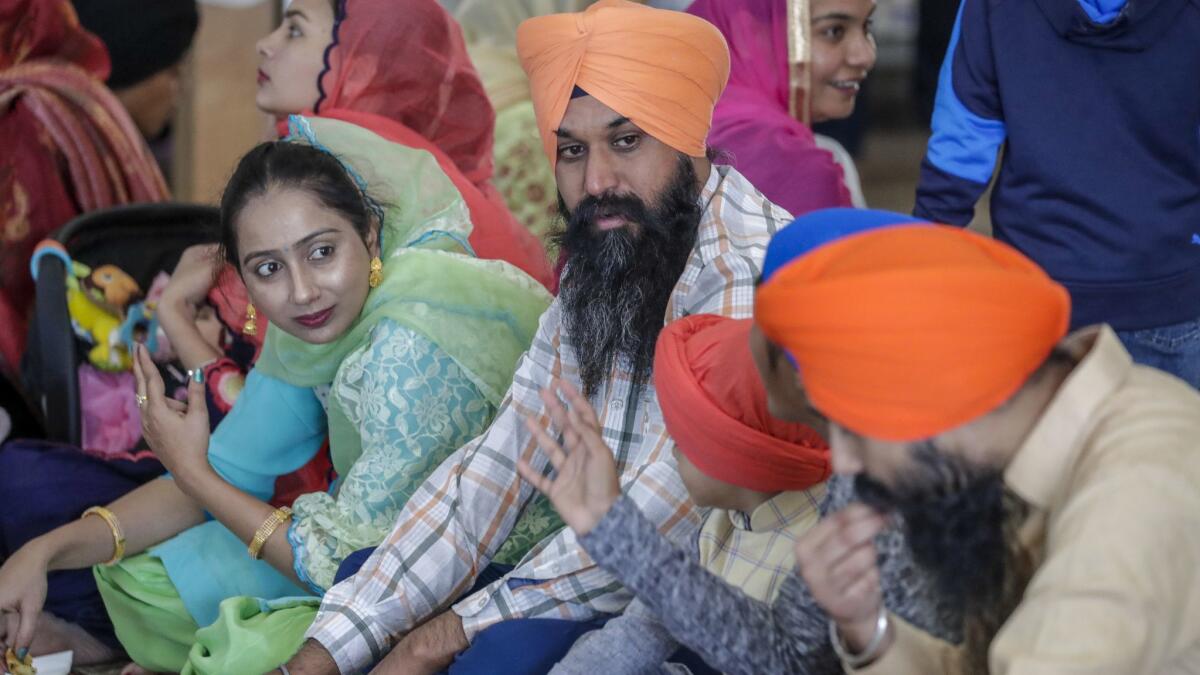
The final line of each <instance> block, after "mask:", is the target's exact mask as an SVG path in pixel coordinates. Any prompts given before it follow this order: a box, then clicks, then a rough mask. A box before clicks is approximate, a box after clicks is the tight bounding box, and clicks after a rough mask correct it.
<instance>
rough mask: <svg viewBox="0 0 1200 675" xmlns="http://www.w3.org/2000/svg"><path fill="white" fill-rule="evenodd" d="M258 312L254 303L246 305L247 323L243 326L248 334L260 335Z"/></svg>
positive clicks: (244, 331) (243, 331) (243, 329)
mask: <svg viewBox="0 0 1200 675" xmlns="http://www.w3.org/2000/svg"><path fill="white" fill-rule="evenodd" d="M257 319H258V312H257V311H255V309H254V305H253V304H248V305H246V325H244V326H242V333H244V334H246V335H258V321H257Z"/></svg>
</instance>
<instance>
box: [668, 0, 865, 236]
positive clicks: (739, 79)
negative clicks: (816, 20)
mask: <svg viewBox="0 0 1200 675" xmlns="http://www.w3.org/2000/svg"><path fill="white" fill-rule="evenodd" d="M687 11H688V13H690V14H694V15H696V16H698V17H700V18H702V19H705V20H707V21H708V22H710V23H712V24H713V25H715V26H716V27H717V28H718V29H719V30H720V31H721V33H722V34H723V35H724V36H725V41H726V42H727V43H729V56H730V61H731V63H730V72H729V84H728V85H727V86H726V87H725V94H724V95H723V96H722V97H721V100H720V101H719V102H718V103H717V108H716V110H715V111H714V112H713V125H712V131H711V132H710V133H709V135H708V143H709V145H711V146H712V147H714V148H716V149H717V150H723V151H725V152H726V153H728V154H729V155H731V158H730V159H731V162H732V164H733V165H734V167H736V168H737V170H738V171H740V172H741V173H742V174H744V175H745V176H746V178H748V179H749V180H750V182H751V183H753V184H754V187H756V188H758V189H759V191H761V192H762V193H763V194H764V195H766V197H767V199H770V200H771V201H772V202H775V203H776V204H778V205H780V206H782V207H783V208H785V209H787V210H788V211H789V212H791V214H792V215H793V216H799V215H801V214H804V213H808V212H809V211H815V210H818V209H823V208H830V207H837V206H852V204H851V202H850V191H849V190H847V189H846V185H845V182H844V180H843V177H842V169H841V167H840V166H838V165H837V163H836V162H834V160H833V155H831V154H830V153H829V152H827V151H825V150H822V149H821V148H819V147H817V145H816V142H815V141H814V140H813V134H812V129H810V128H808V126H807V125H805V124H804V123H802V122H800V121H799V120H797V119H796V118H794V117H792V116H791V114H789V106H788V97H789V93H790V85H789V72H788V39H787V32H786V27H787V17H788V11H787V0H739V1H738V2H729V1H728V0H696V2H694V3H693V4H692V6H691V7H689V8H688V10H687Z"/></svg>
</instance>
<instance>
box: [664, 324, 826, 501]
mask: <svg viewBox="0 0 1200 675" xmlns="http://www.w3.org/2000/svg"><path fill="white" fill-rule="evenodd" d="M751 325H752V322H751V321H750V320H749V319H743V320H735V319H730V318H727V317H721V316H715V315H712V314H697V315H694V316H690V317H687V318H684V319H680V320H678V321H675V322H673V323H671V324H670V325H668V326H667V327H666V328H664V329H663V331H662V333H661V334H660V335H659V338H658V346H657V348H656V349H657V351H656V352H655V355H654V386H655V390H656V391H657V394H658V400H659V404H660V406H661V407H662V411H663V419H664V421H665V422H666V425H667V431H668V432H669V433H670V434H671V438H672V439H674V441H675V445H676V447H678V448H679V450H680V452H682V453H683V454H684V455H686V456H687V458H688V459H689V460H690V461H691V462H692V464H694V465H695V466H696V468H697V469H699V470H700V471H702V472H703V473H704V474H705V475H707V476H710V477H712V478H715V479H717V480H720V481H724V482H726V483H732V484H734V485H738V486H741V487H744V488H748V489H751V490H758V491H760V492H780V491H785V490H803V489H805V488H808V487H811V486H812V485H815V484H817V483H820V482H821V481H823V480H825V479H826V478H828V477H829V473H830V464H829V448H828V445H827V444H826V443H825V441H824V440H823V439H822V438H821V437H820V435H818V434H817V432H815V431H813V430H812V429H810V428H809V427H807V426H805V425H803V424H795V423H792V422H785V421H783V420H779V419H776V418H774V417H772V416H771V414H770V413H769V412H768V408H767V393H766V390H765V389H764V388H763V384H762V381H761V380H760V379H759V376H758V371H757V370H756V369H755V367H754V360H753V358H752V356H751V354H750V327H751Z"/></svg>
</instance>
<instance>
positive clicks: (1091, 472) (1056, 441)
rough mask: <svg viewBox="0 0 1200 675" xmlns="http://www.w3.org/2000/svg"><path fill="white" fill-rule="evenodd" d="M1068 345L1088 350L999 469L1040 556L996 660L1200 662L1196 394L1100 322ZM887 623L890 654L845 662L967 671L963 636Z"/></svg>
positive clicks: (1119, 669)
mask: <svg viewBox="0 0 1200 675" xmlns="http://www.w3.org/2000/svg"><path fill="white" fill-rule="evenodd" d="M1068 345H1069V346H1070V348H1071V349H1072V351H1073V352H1074V353H1075V354H1076V355H1077V356H1079V355H1083V360H1082V361H1081V362H1080V363H1079V365H1078V366H1077V367H1076V368H1075V371H1074V372H1073V373H1072V374H1071V376H1070V377H1069V379H1067V381H1066V382H1065V383H1064V384H1063V386H1062V388H1061V389H1060V390H1059V392H1058V393H1057V394H1056V395H1055V397H1054V400H1053V401H1052V402H1051V404H1050V406H1049V407H1048V408H1047V410H1046V413H1045V414H1044V415H1043V417H1042V419H1041V420H1040V421H1039V422H1038V423H1037V425H1036V426H1035V427H1034V429H1033V431H1032V432H1031V433H1030V435H1029V437H1028V438H1027V439H1026V441H1025V443H1024V445H1022V447H1021V448H1020V449H1019V450H1018V452H1017V454H1016V456H1015V457H1014V459H1013V461H1012V463H1011V464H1010V465H1009V467H1008V469H1007V471H1006V472H1005V482H1006V483H1007V484H1008V486H1009V487H1011V488H1012V489H1013V490H1014V491H1015V492H1016V493H1017V494H1019V495H1020V496H1021V497H1023V498H1024V499H1025V500H1027V501H1028V502H1029V504H1030V505H1031V506H1032V507H1033V509H1034V511H1033V514H1032V515H1031V516H1030V518H1029V520H1028V521H1026V523H1025V524H1024V526H1023V527H1022V530H1021V539H1022V541H1024V542H1025V543H1026V544H1027V545H1028V546H1029V547H1030V550H1032V551H1034V553H1035V556H1036V560H1038V561H1039V566H1038V569H1037V572H1036V574H1035V575H1034V576H1033V578H1032V580H1031V581H1030V584H1029V587H1028V588H1027V590H1026V592H1025V598H1024V600H1023V601H1022V602H1021V604H1020V606H1019V607H1018V608H1017V610H1016V611H1015V612H1014V613H1013V615H1012V616H1011V617H1009V620H1008V622H1007V623H1005V624H1004V626H1003V627H1002V628H1001V630H1000V632H999V634H998V635H997V636H996V639H995V640H994V641H993V642H992V646H991V650H990V653H989V666H990V671H991V673H992V675H1006V674H1010V673H1011V674H1014V675H1016V674H1018V673H1019V674H1020V675H1078V674H1082V673H1088V674H1089V675H1091V674H1096V675H1098V674H1100V673H1104V674H1110V673H1111V674H1112V675H1135V674H1139V673H1145V674H1151V673H1153V674H1154V675H1159V674H1162V675H1184V674H1190V675H1195V674H1200V394H1197V392H1196V391H1194V390H1193V389H1191V388H1190V387H1189V386H1188V385H1186V384H1184V383H1183V382H1182V381H1181V380H1178V379H1176V378H1174V377H1171V376H1169V375H1166V374H1164V373H1162V372H1159V371H1157V370H1154V369H1152V368H1146V367H1144V366H1136V365H1133V363H1132V362H1131V360H1130V357H1129V354H1128V353H1127V352H1126V351H1125V349H1124V348H1123V347H1122V346H1121V343H1120V341H1119V340H1118V339H1117V336H1116V335H1115V334H1114V333H1113V332H1112V330H1111V329H1109V328H1108V327H1106V326H1105V327H1093V328H1088V329H1085V330H1082V331H1079V332H1078V333H1076V334H1075V335H1073V336H1071V337H1070V338H1069V341H1068ZM892 621H893V623H894V625H895V629H896V639H895V642H894V643H893V644H892V646H891V648H889V649H888V651H887V653H885V654H884V655H883V656H882V657H881V658H880V659H879V660H878V661H876V662H875V663H873V664H872V665H871V666H869V667H868V668H865V669H860V670H857V671H855V670H852V669H849V668H847V672H856V673H864V674H865V673H872V674H874V673H887V674H888V675H908V674H913V675H928V674H930V673H942V672H945V673H957V672H960V667H959V665H958V652H957V650H955V648H953V647H951V646H950V645H949V644H947V643H945V642H941V641H939V640H936V639H935V638H932V637H930V636H929V635H927V634H925V633H922V632H920V631H919V630H917V629H915V628H913V627H912V626H910V625H908V624H906V623H904V622H903V621H901V620H899V619H897V618H896V617H895V616H893V617H892Z"/></svg>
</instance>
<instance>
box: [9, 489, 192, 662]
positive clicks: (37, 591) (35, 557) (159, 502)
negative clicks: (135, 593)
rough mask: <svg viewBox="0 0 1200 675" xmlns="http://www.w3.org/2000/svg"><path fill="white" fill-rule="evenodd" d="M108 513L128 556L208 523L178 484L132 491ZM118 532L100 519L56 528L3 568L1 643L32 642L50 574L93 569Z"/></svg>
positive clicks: (105, 557)
mask: <svg viewBox="0 0 1200 675" xmlns="http://www.w3.org/2000/svg"><path fill="white" fill-rule="evenodd" d="M108 508H109V509H110V510H111V511H112V512H113V514H114V515H115V516H116V518H117V520H118V521H119V523H120V526H121V529H122V532H123V534H124V537H125V556H131V555H134V554H137V553H140V552H142V551H144V550H146V549H147V548H149V547H150V546H153V545H155V544H157V543H159V542H161V541H163V540H165V539H167V538H169V537H171V536H174V535H176V534H178V533H180V532H182V531H184V530H186V529H187V528H189V527H192V526H193V525H197V524H199V523H201V522H202V521H203V513H202V511H201V510H200V508H199V506H198V505H196V503H195V502H194V501H192V500H191V499H190V498H188V497H187V496H186V495H185V494H184V493H183V492H181V491H180V490H179V489H178V487H176V486H175V484H174V482H173V481H169V480H155V481H150V482H149V483H146V484H145V485H142V486H140V487H138V488H137V489H135V490H133V491H132V492H130V493H129V494H127V495H125V496H123V497H121V498H120V499H118V500H117V501H115V502H113V503H112V504H110V505H109V506H108ZM114 546H115V542H114V539H113V531H112V529H111V528H110V527H109V525H108V523H107V522H106V521H105V520H104V519H103V518H100V517H99V516H88V517H86V518H81V519H79V520H75V521H73V522H71V523H68V524H66V525H63V526H61V527H59V528H56V529H54V530H52V531H50V532H48V533H46V534H44V535H42V536H40V537H38V538H36V539H33V540H32V541H30V542H28V543H27V544H25V545H24V546H22V547H21V548H20V549H19V550H18V551H17V552H16V553H14V554H13V555H12V556H11V557H10V558H9V559H8V560H7V561H5V563H4V565H3V566H2V567H0V611H3V612H4V618H5V619H6V620H5V621H0V644H5V645H9V646H12V647H14V648H16V649H19V648H23V647H28V646H29V644H30V643H31V642H32V641H33V636H34V627H35V626H36V624H37V617H38V615H39V614H40V613H41V610H42V606H43V605H44V603H45V599H46V588H47V581H46V574H47V573H48V572H51V571H55V570H67V569H80V568H84V567H91V566H92V565H98V564H101V563H104V562H106V561H108V560H110V559H111V558H112V557H113V554H114Z"/></svg>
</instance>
